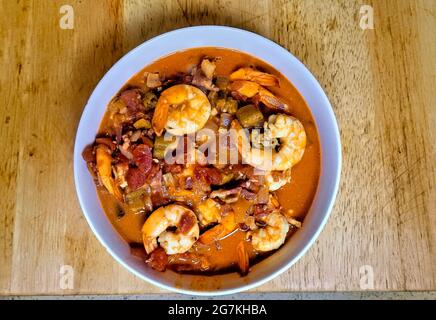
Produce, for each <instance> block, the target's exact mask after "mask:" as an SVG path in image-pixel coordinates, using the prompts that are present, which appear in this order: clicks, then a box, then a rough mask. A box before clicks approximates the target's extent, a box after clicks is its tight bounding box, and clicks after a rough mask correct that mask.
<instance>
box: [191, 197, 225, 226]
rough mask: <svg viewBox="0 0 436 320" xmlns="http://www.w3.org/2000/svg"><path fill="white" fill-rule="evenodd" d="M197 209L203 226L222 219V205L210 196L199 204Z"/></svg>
mask: <svg viewBox="0 0 436 320" xmlns="http://www.w3.org/2000/svg"><path fill="white" fill-rule="evenodd" d="M195 211H196V213H197V214H198V219H199V220H200V224H201V225H202V226H207V225H209V224H211V223H214V222H220V221H221V213H220V205H219V204H218V203H217V202H216V201H215V200H212V199H210V198H209V199H207V200H205V201H203V202H201V203H200V204H198V205H197V206H196V210H195Z"/></svg>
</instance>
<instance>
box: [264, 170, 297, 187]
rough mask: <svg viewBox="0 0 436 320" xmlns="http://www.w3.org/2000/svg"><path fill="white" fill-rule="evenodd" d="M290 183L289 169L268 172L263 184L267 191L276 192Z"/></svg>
mask: <svg viewBox="0 0 436 320" xmlns="http://www.w3.org/2000/svg"><path fill="white" fill-rule="evenodd" d="M290 181H291V169H287V170H284V171H269V172H267V173H266V175H265V183H266V185H267V186H268V189H269V191H276V190H278V189H280V188H281V187H283V186H284V185H285V184H287V183H289V182H290Z"/></svg>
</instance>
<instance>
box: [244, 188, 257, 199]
mask: <svg viewBox="0 0 436 320" xmlns="http://www.w3.org/2000/svg"><path fill="white" fill-rule="evenodd" d="M241 196H242V197H243V198H245V199H246V200H254V199H256V193H254V192H252V191H249V190H247V189H241Z"/></svg>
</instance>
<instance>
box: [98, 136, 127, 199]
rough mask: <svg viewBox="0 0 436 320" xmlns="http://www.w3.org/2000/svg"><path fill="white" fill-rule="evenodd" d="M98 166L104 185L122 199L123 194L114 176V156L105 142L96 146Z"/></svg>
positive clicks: (117, 197)
mask: <svg viewBox="0 0 436 320" xmlns="http://www.w3.org/2000/svg"><path fill="white" fill-rule="evenodd" d="M95 157H96V166H97V171H98V176H99V178H100V181H101V183H102V184H103V186H104V187H105V188H106V189H107V191H109V193H110V194H112V195H113V196H114V197H115V198H116V199H117V200H119V201H122V200H123V195H122V194H121V191H120V189H119V187H118V185H117V184H116V183H115V180H114V178H113V177H112V156H111V151H110V149H109V147H107V146H106V145H104V144H99V145H98V146H97V147H96V155H95Z"/></svg>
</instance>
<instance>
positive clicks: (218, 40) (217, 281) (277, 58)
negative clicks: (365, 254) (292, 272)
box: [74, 26, 341, 295]
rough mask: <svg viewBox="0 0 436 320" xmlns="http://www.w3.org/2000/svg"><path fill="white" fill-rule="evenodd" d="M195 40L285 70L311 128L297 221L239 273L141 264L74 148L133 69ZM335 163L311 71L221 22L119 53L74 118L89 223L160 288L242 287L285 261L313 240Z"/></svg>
mask: <svg viewBox="0 0 436 320" xmlns="http://www.w3.org/2000/svg"><path fill="white" fill-rule="evenodd" d="M194 47H223V48H229V49H235V50H239V51H243V52H246V53H248V54H250V55H253V56H255V57H257V58H260V59H261V60H263V61H266V62H267V63H269V64H270V65H272V66H273V67H274V68H276V69H277V70H279V71H280V72H281V73H282V74H283V75H284V76H286V77H287V78H288V79H289V80H290V81H291V82H292V84H293V85H294V86H295V87H296V88H297V89H298V91H299V92H300V93H301V94H302V96H303V97H304V98H305V100H306V102H307V103H308V105H309V107H310V109H311V111H312V114H313V117H314V119H315V122H316V126H317V128H318V133H319V138H320V144H321V175H320V180H319V185H318V189H317V192H316V195H315V199H314V201H313V203H312V206H311V208H310V211H309V212H308V214H307V216H306V218H305V219H304V225H303V228H302V229H301V230H299V231H298V232H297V233H295V234H294V235H293V236H292V237H291V238H290V239H289V240H288V241H287V242H286V244H285V245H284V246H283V247H282V248H281V249H280V250H278V251H277V252H275V253H274V254H273V255H271V256H270V257H268V258H267V259H265V260H263V261H261V262H260V263H258V264H256V265H254V266H253V268H252V270H251V272H250V273H249V274H248V275H247V276H246V277H240V276H239V274H237V273H231V274H224V275H217V276H213V277H206V276H195V275H180V274H177V273H175V272H172V271H166V272H164V273H160V272H156V271H154V270H152V269H150V268H146V267H145V266H144V263H143V262H142V261H140V260H139V259H137V258H135V257H133V256H132V255H131V254H130V249H129V245H128V244H127V243H126V242H125V241H124V240H123V239H122V238H121V237H120V235H119V234H118V233H117V232H116V230H115V229H114V228H113V226H112V225H111V223H110V221H109V220H108V218H107V217H106V215H105V213H104V212H103V210H102V207H101V205H100V202H99V199H98V196H97V192H96V188H95V185H94V182H93V180H92V178H91V176H90V174H89V172H88V170H87V167H86V163H85V161H84V160H83V159H82V156H81V153H82V150H83V149H84V148H85V146H86V145H88V144H90V143H92V142H93V140H94V138H95V135H96V133H97V131H98V128H99V125H100V122H101V119H102V117H103V115H104V112H105V110H106V106H107V104H108V102H109V101H110V100H111V99H112V97H113V96H114V95H115V94H116V93H117V92H118V90H119V89H120V88H121V87H122V86H123V85H124V84H125V83H126V82H127V81H128V80H129V79H130V78H131V77H132V76H133V75H134V74H136V73H137V72H138V71H140V70H141V69H142V68H143V67H144V66H146V65H148V64H150V63H151V62H152V61H154V60H156V59H158V58H160V57H162V56H166V55H168V54H170V53H172V52H175V51H179V50H183V49H189V48H194ZM340 171H341V145H340V138H339V131H338V126H337V123H336V119H335V116H334V113H333V110H332V107H331V105H330V103H329V101H328V99H327V97H326V95H325V93H324V91H323V90H322V88H321V86H320V85H319V83H318V82H317V81H316V79H315V78H314V77H313V75H312V74H311V73H310V71H309V70H307V69H306V67H305V66H304V65H303V64H302V63H301V62H300V61H299V60H297V59H296V58H295V57H294V56H293V55H292V54H290V53H289V52H288V51H286V50H285V49H284V48H282V47H281V46H279V45H277V44H276V43H274V42H272V41H270V40H268V39H266V38H264V37H262V36H259V35H257V34H254V33H251V32H248V31H245V30H240V29H235V28H229V27H220V26H200V27H190V28H183V29H179V30H175V31H171V32H168V33H165V34H162V35H160V36H157V37H155V38H153V39H151V40H149V41H147V42H145V43H143V44H141V45H140V46H138V47H137V48H135V49H133V50H132V51H130V52H129V53H128V54H126V55H125V56H124V57H123V58H121V60H119V61H118V62H117V63H116V64H115V65H114V66H113V67H112V68H111V69H110V70H109V71H108V72H107V73H106V74H105V76H104V77H103V79H101V81H100V82H99V84H98V85H97V87H96V88H95V90H94V92H93V93H92V95H91V97H90V98H89V101H88V103H87V105H86V107H85V110H84V111H83V114H82V118H81V120H80V124H79V128H78V130H77V136H76V142H75V147H74V179H75V183H76V189H77V195H78V198H79V201H80V205H81V207H82V210H83V213H84V214H85V217H86V219H87V221H88V223H89V225H90V226H91V229H92V231H93V232H94V234H95V235H96V237H97V238H98V240H100V242H101V243H102V244H103V246H104V247H105V248H106V249H107V251H108V252H109V253H110V254H111V255H112V256H113V257H114V258H115V259H116V260H117V261H118V262H119V263H121V264H122V265H123V266H124V267H125V268H127V269H128V270H129V271H131V272H132V273H134V274H136V275H137V276H138V277H140V278H141V279H144V280H146V281H148V282H150V283H152V284H154V285H156V286H158V287H160V288H163V289H168V290H172V291H176V292H179V293H186V294H196V295H223V294H233V293H236V292H240V291H243V290H249V289H252V288H254V287H256V286H259V285H261V284H263V283H265V282H267V281H269V280H271V279H273V278H274V277H276V276H278V275H279V274H281V273H282V272H284V271H285V270H287V269H288V268H289V267H290V266H292V265H293V264H294V263H295V262H296V261H297V260H298V259H299V258H300V257H301V256H302V255H303V254H304V253H305V252H306V251H307V250H308V249H309V247H310V246H311V245H312V244H313V243H314V241H315V239H316V238H317V237H318V235H319V233H320V232H321V230H322V228H323V227H324V225H325V223H326V222H327V219H328V217H329V215H330V211H331V209H332V206H333V203H334V200H335V197H336V193H337V190H338V185H339V178H340ZM199 281H201V282H199ZM193 284H194V285H193ZM199 284H201V285H199ZM199 287H201V290H199V289H198V288H199Z"/></svg>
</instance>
